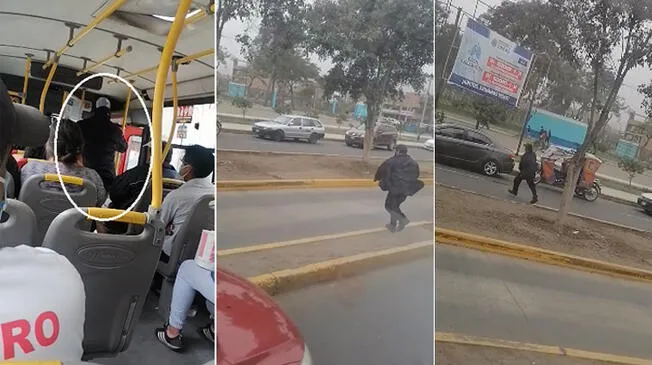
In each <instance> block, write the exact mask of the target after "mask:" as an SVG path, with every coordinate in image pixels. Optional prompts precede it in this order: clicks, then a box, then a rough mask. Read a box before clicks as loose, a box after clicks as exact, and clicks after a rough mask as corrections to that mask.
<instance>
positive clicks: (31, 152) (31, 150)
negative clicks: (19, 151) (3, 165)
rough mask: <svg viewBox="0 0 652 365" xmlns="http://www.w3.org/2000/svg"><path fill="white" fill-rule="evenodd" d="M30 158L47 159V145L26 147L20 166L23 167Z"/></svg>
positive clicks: (19, 162) (19, 161)
mask: <svg viewBox="0 0 652 365" xmlns="http://www.w3.org/2000/svg"><path fill="white" fill-rule="evenodd" d="M30 158H33V159H36V160H45V146H42V147H25V151H24V153H23V158H21V159H20V160H18V166H19V167H20V168H21V169H22V168H23V166H25V164H26V163H27V161H29V159H30Z"/></svg>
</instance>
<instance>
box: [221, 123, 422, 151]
mask: <svg viewBox="0 0 652 365" xmlns="http://www.w3.org/2000/svg"><path fill="white" fill-rule="evenodd" d="M222 132H224V133H231V134H248V135H251V131H248V130H246V131H245V130H241V129H230V128H222ZM330 134H333V133H330ZM341 136H342V138H334V137H329V136H324V141H334V142H342V143H344V135H343V134H342V135H341ZM426 140H428V138H426V136H425V135H424V137H423V140H422V141H421V142H417V141H410V140H402V139H398V140H397V141H396V143H403V144H405V145H407V146H408V147H413V148H414V147H421V145H422V144H423V143H424V142H425V141H426Z"/></svg>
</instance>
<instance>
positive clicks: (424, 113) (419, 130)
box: [417, 76, 432, 142]
mask: <svg viewBox="0 0 652 365" xmlns="http://www.w3.org/2000/svg"><path fill="white" fill-rule="evenodd" d="M431 87H432V76H430V77H429V80H428V88H427V89H426V95H425V97H424V100H423V110H422V111H421V122H420V123H419V127H418V128H417V142H419V140H420V139H421V126H423V120H424V119H425V118H426V109H428V99H430V98H429V96H430V88H431Z"/></svg>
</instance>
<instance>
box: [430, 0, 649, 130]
mask: <svg viewBox="0 0 652 365" xmlns="http://www.w3.org/2000/svg"><path fill="white" fill-rule="evenodd" d="M443 1H446V2H447V1H448V0H443ZM450 1H451V6H454V7H461V8H462V9H463V12H465V13H467V14H464V15H463V17H462V19H463V20H462V23H461V26H462V28H463V27H464V26H465V25H466V19H468V17H469V16H473V14H474V12H475V15H476V17H478V16H480V15H482V14H483V13H485V12H486V11H487V10H488V9H489V6H491V7H494V6H498V5H500V3H501V2H502V0H479V1H478V0H450ZM476 4H477V7H476ZM451 13H452V14H451V17H450V20H449V21H450V22H451V23H454V22H455V12H454V11H453V12H451ZM435 47H437V46H436V45H435ZM651 80H652V71H651V70H650V69H649V68H647V67H638V68H636V69H633V70H631V71H629V73H628V74H627V77H626V78H625V82H624V84H623V86H622V87H621V89H620V93H619V96H620V97H621V98H623V100H624V101H625V103H626V105H627V106H628V107H630V108H632V109H633V110H634V111H635V112H636V113H638V114H643V108H642V107H641V103H642V102H643V96H642V95H641V94H640V93H639V92H638V91H636V89H637V88H638V85H640V84H643V83H648V82H649V81H651ZM628 118H629V116H628V113H627V111H625V112H623V113H622V115H621V118H620V120H615V118H614V120H612V121H611V122H610V123H609V124H610V125H611V126H612V127H613V128H618V129H620V130H624V129H625V126H626V124H627V119H628ZM642 118H643V117H638V119H639V120H640V119H642Z"/></svg>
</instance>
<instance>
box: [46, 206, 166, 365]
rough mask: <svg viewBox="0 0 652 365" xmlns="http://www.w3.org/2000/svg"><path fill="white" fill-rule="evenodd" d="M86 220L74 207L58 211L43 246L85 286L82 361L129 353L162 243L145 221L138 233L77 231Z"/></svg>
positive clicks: (153, 229) (152, 227)
mask: <svg viewBox="0 0 652 365" xmlns="http://www.w3.org/2000/svg"><path fill="white" fill-rule="evenodd" d="M85 219H86V218H85V217H84V216H83V215H82V214H81V213H80V212H78V211H77V210H76V209H74V208H72V209H68V210H66V211H65V212H63V213H61V214H59V215H58V216H57V217H56V218H55V219H54V221H52V224H51V225H50V229H48V232H47V234H46V235H45V240H44V241H43V246H44V247H47V248H50V249H52V250H54V251H56V252H58V253H59V254H61V255H63V256H65V257H66V258H67V259H68V260H69V261H70V262H71V263H72V264H73V266H75V268H76V269H77V270H78V271H79V274H80V275H81V277H82V280H83V282H84V288H85V290H86V322H85V323H84V343H83V346H84V359H85V360H89V359H92V358H94V357H98V356H115V355H116V354H118V353H119V352H122V351H125V350H126V349H127V347H128V345H129V343H130V341H131V336H132V335H133V330H134V326H135V325H136V323H137V321H138V318H139V317H140V315H141V313H142V311H143V306H144V304H145V299H146V297H147V293H148V292H149V288H150V284H151V282H152V279H153V278H154V273H155V271H156V265H157V263H158V261H159V257H160V255H161V245H157V246H155V245H154V238H155V228H154V226H153V225H151V224H149V223H147V224H146V225H145V228H144V230H143V232H142V233H140V234H139V235H134V236H126V235H111V234H99V233H93V232H87V231H83V230H81V229H79V228H78V227H79V222H80V221H81V220H85Z"/></svg>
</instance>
